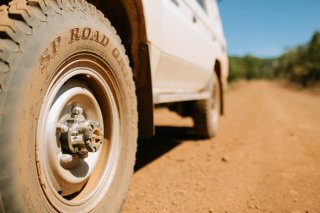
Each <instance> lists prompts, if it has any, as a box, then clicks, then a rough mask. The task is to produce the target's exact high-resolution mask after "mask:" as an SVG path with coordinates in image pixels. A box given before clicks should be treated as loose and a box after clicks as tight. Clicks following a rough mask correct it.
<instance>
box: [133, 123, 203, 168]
mask: <svg viewBox="0 0 320 213" xmlns="http://www.w3.org/2000/svg"><path fill="white" fill-rule="evenodd" d="M155 132H156V134H155V136H154V137H153V138H152V139H148V140H139V141H138V149H137V154H136V164H135V167H134V171H135V172H137V171H139V170H140V169H141V168H143V167H144V166H146V165H148V164H149V163H151V162H152V161H154V160H156V159H157V158H159V157H160V156H162V155H164V154H165V153H167V152H169V151H170V150H172V149H174V148H175V147H177V146H179V145H180V144H181V143H182V142H183V141H185V140H198V139H199V138H197V137H196V135H195V134H194V132H193V128H191V127H173V126H156V129H155Z"/></svg>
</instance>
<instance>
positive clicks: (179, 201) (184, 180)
mask: <svg viewBox="0 0 320 213" xmlns="http://www.w3.org/2000/svg"><path fill="white" fill-rule="evenodd" d="M156 123H157V124H158V125H159V126H158V127H157V129H156V130H157V135H156V137H155V139H153V140H150V141H144V142H140V148H139V150H138V156H137V166H136V172H135V174H134V177H133V181H132V185H131V188H130V191H129V194H128V198H127V200H126V203H125V206H124V207H123V212H124V213H126V212H146V213H147V212H292V213H298V212H301V213H303V212H320V97H319V96H316V95H312V94H309V93H305V92H299V91H295V90H290V89H287V88H284V87H283V86H281V85H279V84H277V83H271V82H265V81H260V82H259V81H258V82H249V83H245V84H241V85H239V86H237V87H236V88H234V89H231V90H230V91H228V92H227V95H226V115H225V116H223V117H222V119H221V123H220V124H221V125H220V130H219V133H218V135H217V136H216V137H215V138H213V139H212V140H196V138H194V137H193V136H192V131H191V128H190V127H191V126H192V122H191V120H190V119H188V118H181V117H179V116H177V115H175V114H174V113H171V112H169V111H167V110H164V109H160V110H157V112H156ZM169 126H173V127H169Z"/></svg>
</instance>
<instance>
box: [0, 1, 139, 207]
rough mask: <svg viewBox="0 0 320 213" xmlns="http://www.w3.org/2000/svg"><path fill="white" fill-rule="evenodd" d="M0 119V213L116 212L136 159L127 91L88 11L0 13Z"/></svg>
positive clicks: (52, 4) (114, 39) (112, 46)
mask: <svg viewBox="0 0 320 213" xmlns="http://www.w3.org/2000/svg"><path fill="white" fill-rule="evenodd" d="M0 114H1V116H0V119H1V120H0V138H1V140H0V212H91V211H93V212H119V211H120V209H121V206H122V203H123V200H124V198H125V196H126V193H127V190H128V188H129V184H130V179H131V176H132V173H133V166H134V162H135V153H136V144H137V143H136V139H137V104H136V95H135V87H134V82H133V77H132V72H131V69H130V67H129V62H128V58H127V56H126V55H125V50H124V48H123V46H122V45H121V41H120V39H119V36H117V34H116V32H115V30H114V28H113V27H112V26H111V24H110V22H109V21H108V20H107V19H105V18H104V17H103V15H102V13H101V12H99V11H98V10H96V8H95V7H94V6H92V5H90V4H88V3H87V2H85V1H74V0H72V1H71V0H17V1H15V0H14V1H11V2H10V3H9V5H3V6H1V7H0ZM83 142H85V143H83Z"/></svg>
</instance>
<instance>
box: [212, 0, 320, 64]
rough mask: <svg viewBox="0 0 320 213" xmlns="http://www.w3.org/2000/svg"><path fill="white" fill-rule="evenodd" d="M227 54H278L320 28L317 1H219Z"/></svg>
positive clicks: (306, 39)
mask: <svg viewBox="0 0 320 213" xmlns="http://www.w3.org/2000/svg"><path fill="white" fill-rule="evenodd" d="M217 2H218V5H219V9H220V16H221V19H222V24H223V27H224V33H225V37H226V39H227V42H228V53H229V55H233V56H235V55H237V56H243V55H247V54H250V55H254V56H258V57H262V58H271V57H277V56H280V55H281V54H282V53H283V52H284V51H285V50H287V49H288V48H294V47H297V46H298V45H302V44H305V43H307V42H308V41H309V40H310V39H311V36H312V34H313V33H314V32H315V31H320V0H220V1H219V0H218V1H217Z"/></svg>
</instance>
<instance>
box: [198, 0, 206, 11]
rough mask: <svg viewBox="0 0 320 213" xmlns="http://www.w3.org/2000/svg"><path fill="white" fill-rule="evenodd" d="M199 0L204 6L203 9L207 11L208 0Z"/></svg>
mask: <svg viewBox="0 0 320 213" xmlns="http://www.w3.org/2000/svg"><path fill="white" fill-rule="evenodd" d="M197 2H198V4H199V5H200V6H201V7H202V9H203V10H204V11H205V12H206V11H207V7H206V0H197Z"/></svg>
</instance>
